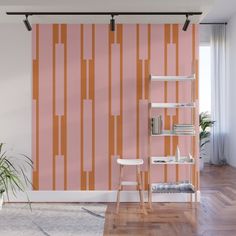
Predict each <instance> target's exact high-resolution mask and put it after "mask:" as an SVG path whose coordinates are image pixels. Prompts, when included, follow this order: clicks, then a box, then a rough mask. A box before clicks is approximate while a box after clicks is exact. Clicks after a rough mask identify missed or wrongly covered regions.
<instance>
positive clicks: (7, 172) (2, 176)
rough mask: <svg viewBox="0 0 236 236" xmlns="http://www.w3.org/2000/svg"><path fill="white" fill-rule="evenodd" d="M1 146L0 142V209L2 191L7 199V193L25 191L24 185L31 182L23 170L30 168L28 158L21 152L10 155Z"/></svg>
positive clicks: (14, 193) (30, 162) (30, 164)
mask: <svg viewBox="0 0 236 236" xmlns="http://www.w3.org/2000/svg"><path fill="white" fill-rule="evenodd" d="M3 146H4V144H3V143H0V209H1V208H2V204H3V195H4V193H5V194H6V196H7V199H8V200H9V193H11V194H13V195H14V196H16V194H17V192H25V193H26V187H27V186H28V185H29V184H31V182H30V180H29V179H28V177H27V176H26V174H25V171H26V168H27V167H30V168H32V161H31V159H30V158H28V157H27V156H26V155H23V154H20V155H14V156H12V155H10V154H8V153H9V152H7V151H4V150H3ZM26 194H27V193H26ZM27 198H28V196H27Z"/></svg>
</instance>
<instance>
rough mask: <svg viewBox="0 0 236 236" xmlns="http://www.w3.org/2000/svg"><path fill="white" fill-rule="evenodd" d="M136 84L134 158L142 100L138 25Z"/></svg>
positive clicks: (137, 153) (137, 146)
mask: <svg viewBox="0 0 236 236" xmlns="http://www.w3.org/2000/svg"><path fill="white" fill-rule="evenodd" d="M136 53H137V56H136V57H137V59H136V63H137V78H136V79H137V84H136V117H137V118H136V119H137V120H136V121H137V122H136V130H137V133H136V158H140V156H139V99H142V86H143V84H142V61H141V60H139V24H137V25H136Z"/></svg>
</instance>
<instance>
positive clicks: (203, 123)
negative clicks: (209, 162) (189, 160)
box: [199, 111, 215, 170]
mask: <svg viewBox="0 0 236 236" xmlns="http://www.w3.org/2000/svg"><path fill="white" fill-rule="evenodd" d="M214 123H215V121H213V120H212V119H211V115H210V114H209V112H207V111H206V112H201V113H200V115H199V127H200V133H199V140H200V142H199V145H200V157H199V159H200V170H203V169H204V156H206V150H205V147H206V144H207V143H209V142H210V136H211V127H212V126H213V125H214Z"/></svg>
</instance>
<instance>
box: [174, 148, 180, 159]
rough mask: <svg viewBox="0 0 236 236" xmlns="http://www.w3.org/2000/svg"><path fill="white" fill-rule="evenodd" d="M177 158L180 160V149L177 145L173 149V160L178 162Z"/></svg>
mask: <svg viewBox="0 0 236 236" xmlns="http://www.w3.org/2000/svg"><path fill="white" fill-rule="evenodd" d="M179 160H180V150H179V146H177V147H176V151H175V161H176V162H178V161H179Z"/></svg>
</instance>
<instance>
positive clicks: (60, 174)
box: [55, 155, 64, 190]
mask: <svg viewBox="0 0 236 236" xmlns="http://www.w3.org/2000/svg"><path fill="white" fill-rule="evenodd" d="M55 188H56V190H64V156H61V155H57V156H56V187H55Z"/></svg>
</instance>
